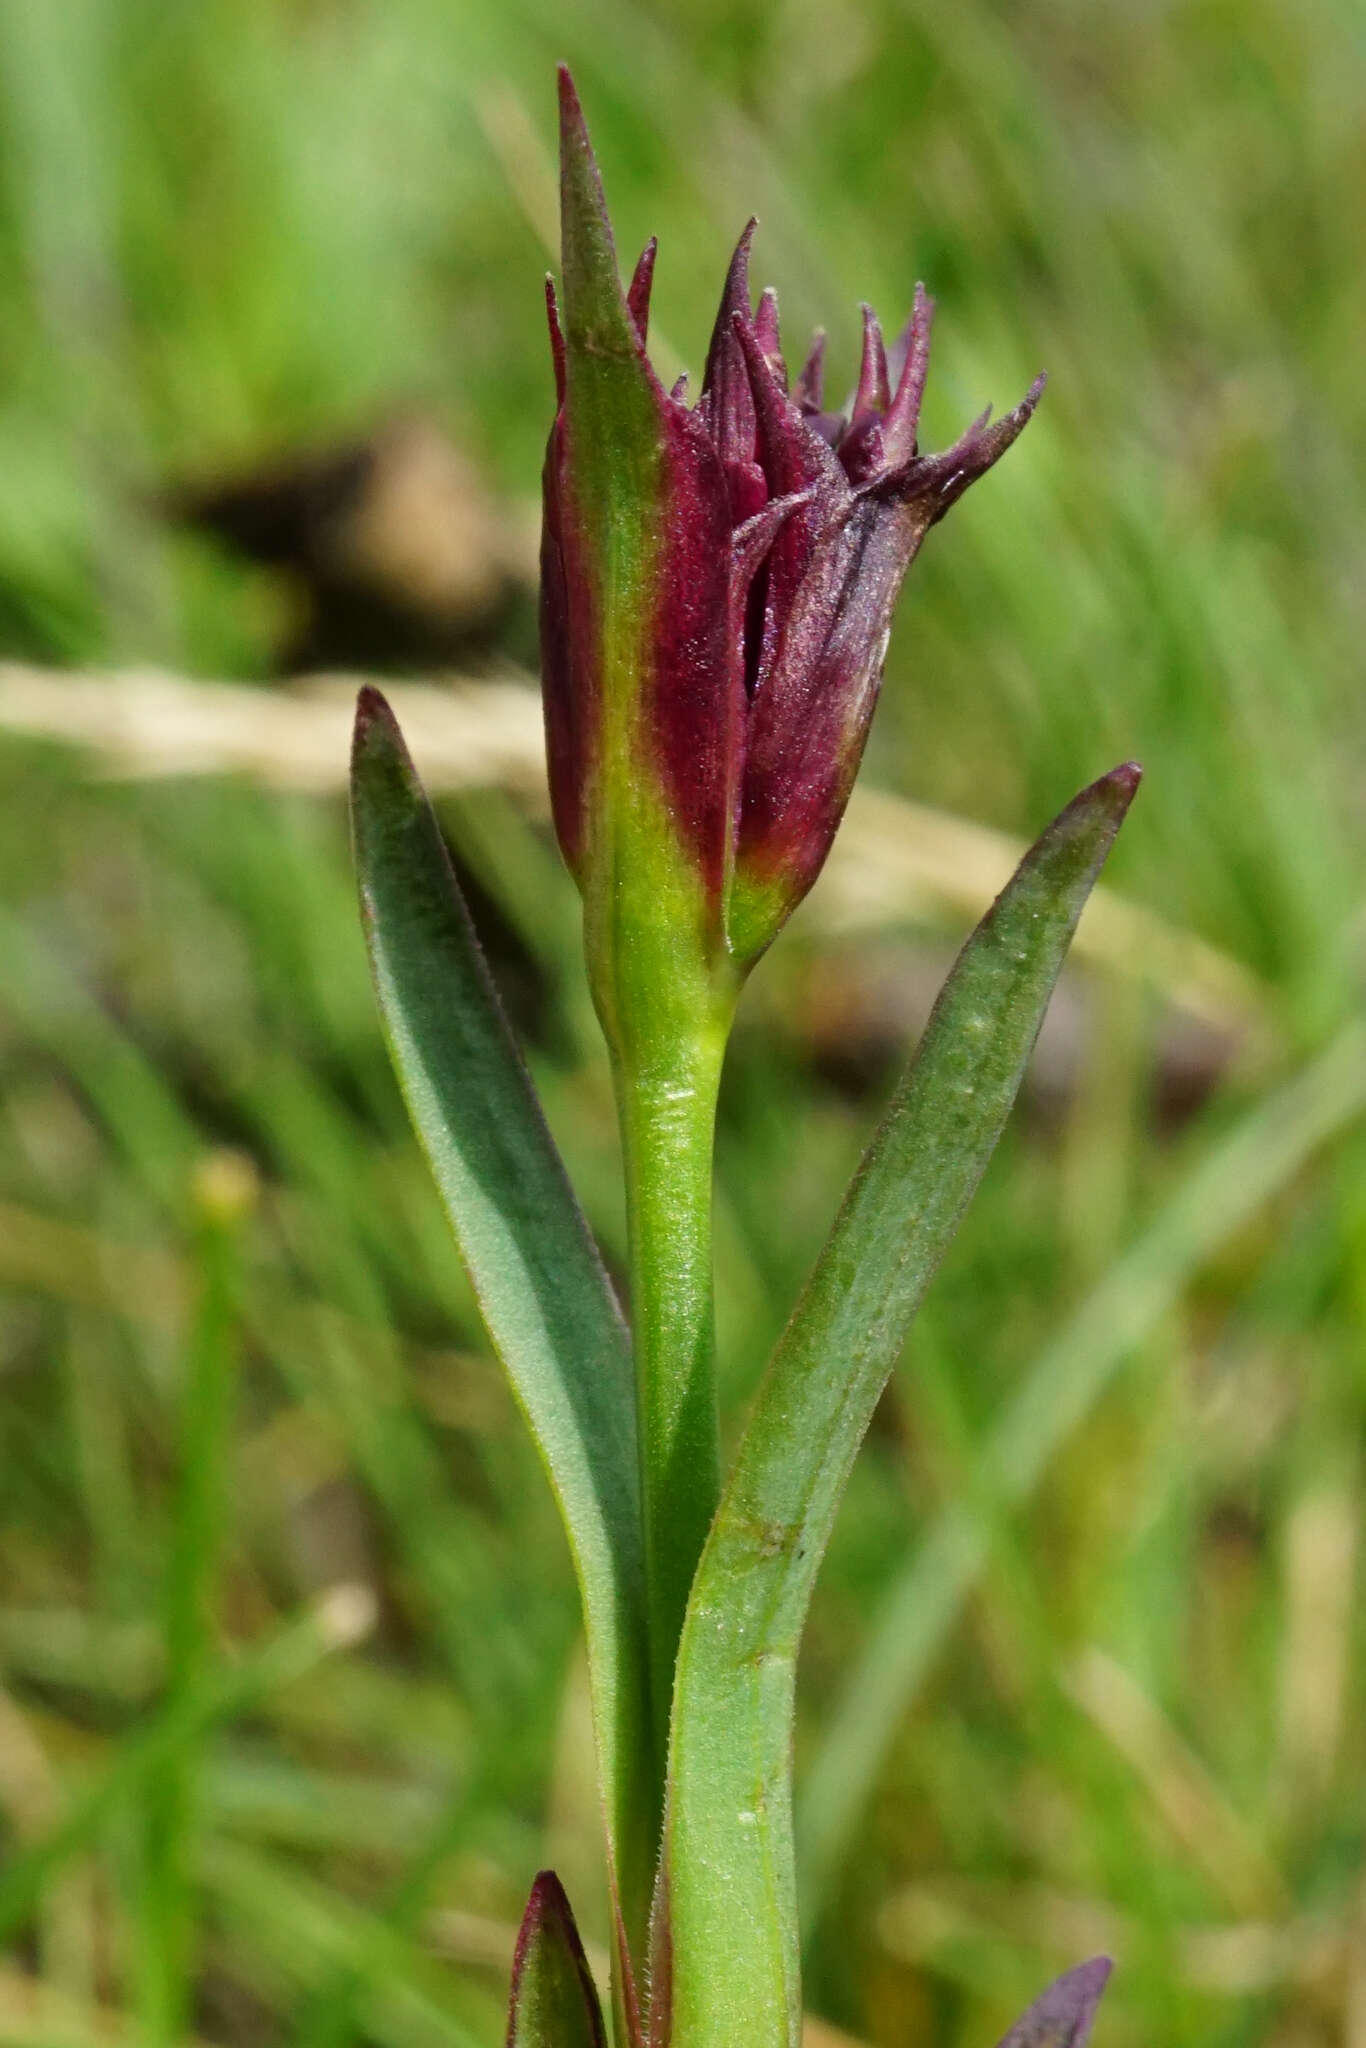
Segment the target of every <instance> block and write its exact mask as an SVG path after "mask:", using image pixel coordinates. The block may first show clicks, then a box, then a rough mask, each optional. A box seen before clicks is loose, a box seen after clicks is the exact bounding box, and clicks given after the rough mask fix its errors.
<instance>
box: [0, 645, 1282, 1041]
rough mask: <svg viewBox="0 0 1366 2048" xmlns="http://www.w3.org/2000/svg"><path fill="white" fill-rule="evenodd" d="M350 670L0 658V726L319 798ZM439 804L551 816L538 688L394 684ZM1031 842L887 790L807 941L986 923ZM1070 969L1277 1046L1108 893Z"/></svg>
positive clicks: (1181, 939)
mask: <svg viewBox="0 0 1366 2048" xmlns="http://www.w3.org/2000/svg"><path fill="white" fill-rule="evenodd" d="M367 680H368V678H366V677H364V676H357V675H312V676H304V677H301V678H299V679H298V680H297V681H296V682H294V683H292V684H290V685H289V686H287V687H283V688H271V689H265V688H254V687H252V686H250V685H247V684H241V683H225V682H205V681H200V680H197V679H191V678H188V677H184V676H177V675H172V674H169V673H167V672H166V671H164V670H160V669H151V668H146V669H143V668H136V669H120V670H108V671H100V670H79V671H65V670H55V669H43V668H30V667H26V666H24V665H22V664H20V663H16V662H0V731H8V732H12V733H22V734H25V735H28V736H29V737H31V738H34V739H43V740H51V741H56V742H58V743H60V744H64V745H68V746H72V747H77V748H80V749H82V750H83V751H86V752H88V753H91V754H93V755H94V756H95V757H96V759H97V762H98V765H99V769H100V772H102V773H104V774H107V775H114V776H125V777H130V778H145V779H148V780H155V779H161V778H165V777H170V776H184V775H229V774H238V775H246V776H249V777H251V778H252V779H253V780H255V781H259V782H262V783H265V784H266V785H268V786H269V787H271V788H275V789H283V790H301V791H307V792H313V793H317V794H324V793H328V792H331V791H333V790H339V789H340V788H341V787H342V784H343V782H344V779H345V772H346V763H347V759H348V751H349V746H350V724H351V717H352V711H353V707H354V704H355V700H356V693H357V691H358V689H359V688H360V687H361V686H362V685H363V684H364V683H365V682H366V681H367ZM385 687H386V691H387V694H388V696H389V698H390V701H391V702H392V704H393V706H394V709H395V711H396V713H397V714H398V717H399V720H400V723H401V724H402V726H403V729H404V732H405V734H406V735H407V738H408V742H409V745H410V747H411V749H412V752H413V754H414V756H415V758H417V759H419V760H420V761H421V762H422V769H423V779H424V781H425V783H426V785H427V787H428V789H429V790H431V791H432V793H433V794H441V793H451V792H455V791H460V790H466V789H478V788H488V787H494V786H496V787H499V788H502V789H505V790H507V791H508V792H509V793H511V794H512V795H514V796H516V797H517V798H519V799H520V800H521V801H522V802H524V803H525V804H527V805H528V806H530V807H534V808H537V809H543V808H544V806H545V743H544V737H543V728H542V722H541V704H540V696H539V692H538V691H537V690H536V689H535V688H534V687H533V686H532V685H531V683H530V682H529V680H527V679H525V678H522V677H518V676H503V677H498V678H496V679H493V680H479V681H475V680H472V679H470V678H466V677H455V676H453V677H443V678H442V679H441V680H440V681H439V682H437V681H430V682H409V683H403V684H399V685H396V686H390V685H388V684H387V683H386V686H385ZM1023 852H1024V845H1023V842H1021V841H1018V840H1015V839H1012V838H1011V837H1010V836H1009V835H1008V834H1006V833H1003V832H995V831H992V830H991V829H990V828H989V827H987V826H984V825H978V824H974V823H973V822H972V821H971V820H969V819H966V818H958V817H954V816H952V815H951V814H949V813H947V812H944V811H939V810H934V809H932V808H930V807H929V806H928V805H925V804H915V803H910V802H908V801H907V800H906V799H905V798H903V797H898V796H894V795H892V794H891V793H890V792H887V791H884V790H874V789H867V788H863V789H858V790H856V791H855V792H854V796H853V799H852V801H851V803H850V805H849V812H848V815H847V817H846V819H845V822H844V826H843V829H842V831H841V833H840V836H839V838H838V839H837V840H836V841H835V846H834V850H833V852H832V854H831V856H830V859H829V862H828V863H827V866H826V869H825V873H824V874H823V876H822V877H821V881H820V884H819V886H818V888H817V890H816V892H815V895H814V896H813V897H812V898H811V899H810V901H809V903H808V904H807V906H806V907H805V909H804V911H803V913H802V917H803V923H804V928H805V929H806V930H807V931H808V932H811V933H812V934H813V935H819V936H825V937H832V936H847V935H852V934H855V933H868V932H875V931H885V930H888V929H890V928H894V927H897V926H904V925H906V924H907V923H908V922H913V921H916V920H921V921H929V922H935V921H941V922H950V923H953V924H961V923H963V922H964V921H965V920H968V919H973V918H976V917H977V916H979V915H980V913H981V908H982V904H983V902H984V901H986V900H989V899H990V898H991V897H992V896H994V895H995V894H996V892H997V890H998V889H1000V888H1001V887H1002V886H1003V884H1004V883H1005V881H1006V880H1007V879H1008V877H1009V876H1010V875H1011V873H1012V872H1013V871H1014V868H1015V866H1016V864H1017V863H1018V861H1019V859H1020V857H1021V855H1022V853H1023ZM1073 953H1074V956H1075V957H1076V958H1078V959H1081V960H1085V961H1090V962H1092V963H1094V964H1096V965H1098V966H1103V967H1105V968H1107V969H1113V970H1116V971H1119V972H1122V973H1125V974H1132V975H1135V976H1137V977H1139V978H1140V979H1141V980H1143V981H1144V982H1146V983H1147V984H1148V985H1150V986H1151V987H1153V988H1155V989H1156V990H1158V991H1159V992H1160V993H1161V994H1162V995H1163V996H1164V997H1165V998H1166V999H1167V1001H1169V1002H1170V1003H1172V1004H1173V1005H1174V1006H1175V1007H1176V1008H1177V1009H1179V1010H1181V1011H1183V1012H1184V1013H1185V1014H1186V1015H1188V1016H1190V1017H1192V1018H1194V1019H1196V1020H1197V1021H1198V1022H1200V1023H1202V1024H1205V1025H1208V1026H1209V1027H1211V1028H1212V1029H1213V1030H1215V1031H1217V1032H1219V1033H1221V1034H1225V1035H1227V1036H1228V1037H1229V1038H1230V1039H1232V1040H1233V1041H1235V1042H1236V1043H1237V1044H1238V1045H1239V1046H1240V1047H1241V1050H1242V1054H1243V1057H1244V1058H1245V1059H1249V1060H1255V1059H1257V1058H1258V1056H1259V1055H1262V1054H1264V1053H1266V1052H1268V1051H1269V1050H1270V1049H1271V1043H1272V1038H1273V1028H1272V1025H1271V1022H1270V1009H1269V1004H1268V1002H1267V999H1266V994H1265V991H1264V990H1263V989H1262V987H1261V985H1260V983H1259V982H1258V981H1257V979H1256V977H1255V976H1254V975H1252V974H1250V973H1249V972H1248V970H1247V969H1246V968H1245V967H1243V966H1242V965H1241V964H1240V963H1239V962H1238V961H1236V960H1234V959H1233V958H1231V957H1230V956H1229V955H1228V954H1226V953H1222V952H1220V951H1219V949H1218V948H1217V947H1214V946H1210V945H1208V944H1206V943H1205V941H1204V940H1202V939H1199V938H1197V937H1195V936H1194V935H1193V934H1192V933H1190V932H1187V931H1183V930H1181V929H1180V927H1179V926H1176V925H1172V924H1169V923H1168V922H1167V921H1166V920H1165V919H1163V918H1161V917H1159V916H1157V915H1156V914H1155V913H1154V912H1153V911H1150V910H1148V909H1146V908H1145V907H1143V906H1142V905H1139V904H1135V903H1131V902H1129V901H1127V900H1126V899H1125V898H1124V897H1122V896H1119V895H1117V894H1116V893H1115V892H1114V891H1112V890H1109V889H1107V888H1106V887H1105V886H1104V885H1103V884H1102V885H1101V886H1100V887H1099V888H1097V889H1096V891H1095V893H1094V895H1093V896H1092V899H1091V902H1090V905H1089V906H1088V908H1087V910H1086V913H1085V915H1084V916H1083V918H1082V921H1081V925H1080V928H1079V930H1078V932H1077V937H1076V940H1075V941H1074V944H1073Z"/></svg>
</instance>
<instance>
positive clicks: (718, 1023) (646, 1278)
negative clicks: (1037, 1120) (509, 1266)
mask: <svg viewBox="0 0 1366 2048" xmlns="http://www.w3.org/2000/svg"><path fill="white" fill-rule="evenodd" d="M728 1030H729V1018H728V1017H726V1018H713V1019H711V1020H709V1021H708V1022H707V1023H706V1024H705V1025H704V1026H703V1027H702V1028H700V1029H698V1030H697V1031H696V1032H695V1033H694V1034H693V1035H692V1036H690V1037H689V1038H686V1039H671V1040H670V1041H669V1042H667V1043H664V1044H660V1043H659V1042H658V1041H656V1043H655V1044H654V1045H653V1046H652V1047H651V1049H650V1052H649V1055H648V1056H647V1058H646V1059H645V1060H643V1061H641V1062H639V1063H638V1064H637V1065H636V1067H635V1069H634V1070H633V1071H628V1069H627V1067H626V1066H625V1064H624V1063H623V1062H622V1061H620V1060H618V1061H617V1062H616V1063H615V1068H616V1071H615V1080H616V1088H617V1105H618V1110H619V1114H620V1119H621V1134H622V1150H623V1153H624V1158H625V1168H626V1202H627V1220H628V1225H629V1234H630V1257H631V1304H632V1322H633V1330H634V1346H635V1364H636V1389H637V1395H636V1398H637V1406H638V1413H639V1419H640V1459H641V1492H642V1499H643V1509H644V1517H645V1569H646V1580H647V1585H648V1598H649V1610H650V1663H651V1696H652V1702H653V1715H652V1719H653V1723H654V1737H655V1744H656V1753H657V1756H658V1761H659V1770H660V1783H661V1786H662V1783H663V1772H664V1763H665V1751H666V1744H667V1737H668V1719H669V1703H670V1698H671V1695H672V1691H673V1672H674V1663H675V1660H676V1657H677V1653H678V1641H679V1637H680V1635H681V1634H682V1629H683V1615H684V1611H685V1609H686V1607H687V1602H688V1593H689V1590H690V1588H691V1586H692V1580H693V1574H694V1572H695V1571H696V1569H697V1561H698V1558H699V1557H700V1556H701V1554H702V1546H703V1544H704V1542H705V1541H706V1537H707V1531H708V1529H709V1528H710V1526H711V1519H712V1516H713V1514H714V1513H715V1512H716V1503H717V1499H718V1497H719V1493H720V1450H719V1442H718V1433H717V1412H716V1368H715V1331H714V1318H713V1307H712V1152H713V1145H714V1139H715V1125H716V1097H717V1090H718V1087H719V1085H720V1078H721V1064H722V1060H723V1058H724V1055H725V1048H726V1038H727V1035H728Z"/></svg>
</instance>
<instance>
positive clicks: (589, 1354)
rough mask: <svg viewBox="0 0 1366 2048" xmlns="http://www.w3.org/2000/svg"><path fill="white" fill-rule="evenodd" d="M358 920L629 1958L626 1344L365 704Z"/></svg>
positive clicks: (637, 1519) (642, 1871) (472, 942)
mask: <svg viewBox="0 0 1366 2048" xmlns="http://www.w3.org/2000/svg"><path fill="white" fill-rule="evenodd" d="M352 822H353V830H354V835H355V845H356V866H357V871H358V875H359V881H360V894H361V907H362V914H363V917H364V922H365V930H366V938H367V942H368V944H369V948H370V960H371V965H372V968H373V970H374V977H375V986H376V989H377V992H378V995H379V1004H380V1010H381V1013H382V1016H383V1019H384V1025H385V1031H386V1034H387V1037H388V1041H389V1049H390V1052H391V1054H392V1056H393V1061H394V1065H395V1068H396V1069H397V1072H398V1077H399V1082H400V1085H401V1086H402V1089H403V1093H404V1096H405V1098H406V1100H407V1104H408V1109H409V1112H410V1114H411V1116H412V1119H413V1123H414V1124H415V1126H416V1128H417V1132H418V1136H419V1137H420V1139H421V1141H422V1144H423V1146H424V1148H425V1150H426V1153H427V1157H428V1159H429V1161H430V1163H431V1167H432V1171H433V1173H434V1174H435V1176H436V1181H437V1186H438V1188H439V1189H440V1192H441V1197H442V1200H443V1202H444V1203H445V1207H446V1212H447V1214H448V1216H449V1218H450V1221H451V1225H452V1227H453V1229H454V1231H455V1235H456V1239H457V1241H458V1243H459V1246H460V1251H461V1254H462V1256H463V1258H464V1261H465V1265H466V1268H467V1270H468V1272H469V1275H470V1280H471V1282H472V1284H473V1287H474V1290H475V1293H476V1295H477V1297H478V1300H479V1305H480V1309H481V1312H482V1314H483V1317H484V1322H485V1324H486V1326H487V1329H488V1332H489V1336H490V1338H491V1339H492V1342H493V1345H494V1348H495V1349H496V1351H497V1353H498V1355H499V1357H500V1359H501V1360H502V1363H503V1365H504V1367H505V1369H506V1371H507V1374H508V1377H509V1379H510V1380H511V1382H512V1386H513V1389H514V1392H515V1393H516V1396H517V1399H518V1401H519V1402H520V1404H521V1407H522V1410H523V1412H524V1414H525V1416H526V1419H527V1422H528V1424H529V1426H530V1428H531V1432H532V1435H533V1436H534V1438H535V1440H536V1443H537V1446H538V1448H539V1450H540V1453H541V1456H542V1458H543V1460H544V1462H545V1466H546V1470H547V1472H548V1473H549V1476H550V1483H551V1485H552V1487H553V1488H554V1491H555V1496H556V1499H557V1501H558V1503H559V1507H560V1512H561V1515H562V1516H563V1519H564V1525H565V1529H566V1531H567V1533H568V1537H569V1544H570V1549H571V1551H572V1553H573V1558H574V1568H575V1571H576V1573H577V1575H578V1582H579V1590H580V1593H581V1595H582V1599H583V1609H584V1620H585V1629H586V1634H587V1640H588V1655H589V1665H590V1671H591V1676H592V1690H593V1713H594V1723H595V1728H596V1733H597V1741H598V1755H599V1760H600V1766H601V1769H602V1773H603V1787H604V1796H605V1801H606V1808H607V1826H608V1835H609V1853H610V1855H611V1859H612V1871H611V1876H612V1881H613V1885H614V1889H615V1892H616V1897H617V1903H618V1907H619V1909H620V1912H621V1913H622V1914H623V1915H624V1934H625V1939H626V1941H627V1943H628V1944H629V1947H630V1949H631V1952H632V1953H634V1954H636V1955H639V1954H641V1953H642V1952H643V1939H644V1927H643V1921H644V1912H645V1908H644V1901H645V1900H646V1899H647V1898H648V1895H649V1884H650V1876H651V1870H652V1865H653V1860H654V1854H655V1847H654V1845H655V1843H656V1842H657V1840H658V1833H657V1829H658V1794H657V1792H656V1790H655V1789H654V1785H655V1778H654V1773H653V1772H652V1769H651V1765H650V1755H651V1744H650V1735H649V1728H648V1720H647V1711H648V1710H647V1700H648V1693H647V1685H648V1679H647V1670H648V1665H647V1649H646V1631H645V1613H644V1590H643V1589H644V1570H643V1560H642V1548H643V1540H642V1534H641V1514H640V1479H639V1466H638V1461H637V1455H636V1427H635V1388H634V1379H633V1372H632V1365H631V1357H630V1346H629V1340H628V1338H627V1335H626V1332H625V1328H624V1325H623V1323H622V1320H621V1315H620V1312H619V1310H618V1308H617V1304H616V1301H615V1299H614V1297H613V1294H612V1291H611V1288H610V1286H609V1284H608V1281H607V1277H606V1274H605V1273H604V1272H603V1269H602V1265H601V1262H600V1260H599V1258H598V1255H597V1251H596V1249H595V1247H594V1244H593V1240H592V1237H591V1235H590V1233H589V1230H588V1226H587V1224H586V1223H585V1221H584V1219H583V1216H582V1214H581V1213H580V1211H579V1208H578V1205H577V1203H576V1202H575V1199H574V1195H573V1192H572V1190H571V1188H570V1185H569V1182H568V1179H567V1178H566V1175H565V1172H564V1168H563V1166H562V1164H561V1162H560V1157H559V1154H558V1152H557V1151H556V1149H555V1145H554V1141H553V1140H552V1138H551V1136H550V1133H549V1131H548V1129H547V1128H546V1124H545V1119H544V1117H543V1116H542V1114H541V1109H540V1105H539V1103H538V1101H537V1099H536V1094H535V1090H534V1089H533V1087H532V1084H531V1079H530V1076H529V1075H528V1073H527V1071H526V1068H525V1066H524V1064H523V1062H522V1059H521V1056H520V1054H519V1053H518V1050H517V1047H516V1045H515V1043H514V1041H513V1038H512V1035H511V1032H510V1031H509V1029H508V1025H507V1022H506V1020H505V1018H504V1016H503V1013H502V1009H501V1007H500V1005H499V1002H498V997H497V994H496V992H495V990H494V987H493V983H492V981H491V980H490V978H489V973H488V969H487V967H486V965H485V963H484V959H483V956H482V954H481V953H480V951H479V946H478V943H477V941H476V939H475V936H474V930H473V927H472V926H471V924H470V920H469V916H468V913H467V911H466V909H465V906H464V903H463V902H462V900H461V898H460V894H459V890H458V888H457V886H456V882H455V877H454V874H453V872H452V870H451V865H450V861H449V858H448V856H447V853H446V848H445V845H444V842H443V841H442V838H441V833H440V830H439V829H438V826H437V823H436V820H435V818H434V817H433V815H432V812H431V807H430V806H429V804H428V803H427V800H426V797H425V795H424V794H423V791H422V787H421V784H420V783H419V781H418V779H417V776H416V774H415V772H414V770H413V766H412V763H411V761H410V760H409V758H408V753H407V749H406V748H405V746H404V744H403V739H402V736H401V734H400V733H399V729H398V726H397V724H396V723H395V720H394V716H393V713H392V712H391V711H390V709H389V707H388V705H387V704H386V703H385V701H384V699H383V697H382V696H380V694H379V692H378V691H376V690H370V689H367V690H363V691H362V692H361V696H360V702H359V705H358V707H357V713H356V733H355V747H354V753H353V757H352Z"/></svg>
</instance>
